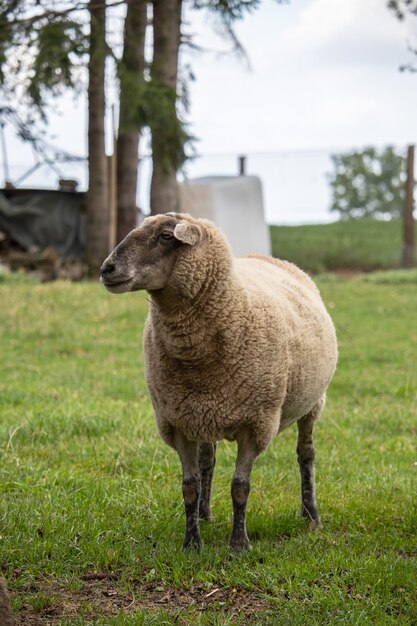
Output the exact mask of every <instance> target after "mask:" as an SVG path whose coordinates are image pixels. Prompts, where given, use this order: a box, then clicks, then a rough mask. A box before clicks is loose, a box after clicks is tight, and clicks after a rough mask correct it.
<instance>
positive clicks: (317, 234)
mask: <svg viewBox="0 0 417 626" xmlns="http://www.w3.org/2000/svg"><path fill="white" fill-rule="evenodd" d="M401 229H402V224H401V221H400V220H390V221H379V220H374V219H363V220H342V221H340V222H335V223H333V224H311V225H306V226H271V240H272V251H273V254H274V256H276V257H279V258H281V259H287V260H288V261H292V262H293V263H295V264H296V265H299V266H300V267H302V268H303V269H304V270H306V271H308V272H313V273H317V272H324V271H329V270H330V271H331V270H340V269H348V270H367V271H368V270H376V269H390V268H394V267H398V266H399V265H400V263H401V249H402V244H401ZM416 236H417V232H416Z"/></svg>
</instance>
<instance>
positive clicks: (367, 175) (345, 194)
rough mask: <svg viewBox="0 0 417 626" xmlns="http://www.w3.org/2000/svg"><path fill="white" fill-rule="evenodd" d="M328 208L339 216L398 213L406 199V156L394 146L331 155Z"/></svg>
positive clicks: (393, 215) (377, 215)
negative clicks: (331, 196)
mask: <svg viewBox="0 0 417 626" xmlns="http://www.w3.org/2000/svg"><path fill="white" fill-rule="evenodd" d="M332 161H333V166H334V172H333V174H331V175H330V177H329V181H330V186H331V190H332V194H333V199H332V206H331V211H337V212H338V213H339V214H340V217H341V218H342V219H357V218H363V217H372V218H377V219H378V218H387V217H399V216H400V215H401V212H402V210H403V206H404V201H405V180H406V160H405V156H404V155H402V154H398V153H397V152H396V151H395V150H394V148H392V147H387V148H385V149H383V150H377V149H376V148H373V147H368V148H365V149H364V150H363V151H361V152H357V151H355V152H347V153H345V154H336V155H333V156H332Z"/></svg>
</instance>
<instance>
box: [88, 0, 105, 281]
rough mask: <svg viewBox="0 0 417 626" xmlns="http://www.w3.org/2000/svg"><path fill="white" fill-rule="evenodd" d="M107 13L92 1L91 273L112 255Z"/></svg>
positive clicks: (99, 0) (99, 1)
mask: <svg viewBox="0 0 417 626" xmlns="http://www.w3.org/2000/svg"><path fill="white" fill-rule="evenodd" d="M105 11H106V7H105V0H90V6H89V13H90V24H91V26H90V58H89V62H88V74H89V82H88V179H89V180H88V191H87V197H86V260H87V263H88V265H89V266H90V269H91V271H92V272H96V270H97V269H98V268H99V267H100V265H101V264H102V262H103V260H104V259H105V258H106V256H107V255H108V253H109V206H108V186H107V185H108V182H107V160H106V154H105V148H104V113H105V110H104V106H105V105H104V72H105V60H106V40H105V37H106V33H105V31H106V13H105Z"/></svg>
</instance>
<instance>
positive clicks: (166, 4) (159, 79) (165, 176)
mask: <svg viewBox="0 0 417 626" xmlns="http://www.w3.org/2000/svg"><path fill="white" fill-rule="evenodd" d="M153 33H154V53H153V62H152V79H153V80H154V81H155V82H156V83H158V84H160V85H164V86H167V87H171V88H172V89H174V90H175V91H176V89H177V77H178V52H179V47H180V38H181V0H154V2H153ZM171 106H172V107H173V109H175V101H174V100H173V101H172V103H171ZM173 114H174V115H175V114H176V112H175V111H173ZM165 131H166V133H167V134H168V135H169V131H170V129H169V128H164V127H163V126H161V127H159V128H158V132H157V133H156V132H153V133H152V163H153V171H152V181H151V213H152V214H156V213H166V212H168V211H177V210H178V187H177V177H176V170H175V167H174V166H173V165H170V164H168V163H165V162H162V161H161V159H160V157H159V155H160V152H161V151H162V148H161V147H162V146H163V144H164V142H165V141H166V139H165V136H164V132H165Z"/></svg>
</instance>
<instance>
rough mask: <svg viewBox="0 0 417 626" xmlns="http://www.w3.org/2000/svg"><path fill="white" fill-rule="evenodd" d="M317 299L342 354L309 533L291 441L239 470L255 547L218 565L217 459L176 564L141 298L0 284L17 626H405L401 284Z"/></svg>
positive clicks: (224, 476) (346, 285)
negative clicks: (204, 506) (246, 486)
mask: <svg viewBox="0 0 417 626" xmlns="http://www.w3.org/2000/svg"><path fill="white" fill-rule="evenodd" d="M319 284H320V288H321V290H322V293H323V296H324V299H325V301H326V303H327V305H328V307H329V310H330V312H331V314H332V316H333V317H334V320H335V322H336V326H337V331H338V337H339V341H340V363H339V367H338V371H337V374H336V377H335V380H334V382H333V384H332V386H331V388H330V392H329V396H328V404H327V407H326V410H325V412H324V415H323V418H322V420H321V421H320V423H319V424H318V425H317V428H316V450H317V492H318V503H319V507H320V509H321V514H322V520H323V523H324V528H323V530H321V531H319V532H317V533H308V532H306V531H305V529H304V525H303V521H302V519H301V517H300V516H299V476H298V468H297V464H296V458H295V431H294V429H292V428H291V429H289V430H288V431H285V432H284V433H283V434H282V435H281V436H280V437H279V438H277V439H276V440H275V441H274V442H273V444H272V445H271V446H270V448H269V449H268V450H267V451H266V453H265V454H264V455H263V456H262V457H260V458H259V460H258V461H257V463H256V465H255V468H254V471H253V475H252V493H251V496H250V501H249V507H248V533H249V536H250V538H251V540H252V544H253V550H252V551H251V552H247V553H245V554H243V555H240V556H236V555H234V554H231V553H230V552H229V549H228V545H227V544H228V539H229V534H230V530H231V502H230V497H229V492H230V479H231V475H232V471H233V464H234V456H235V446H234V444H232V443H227V442H223V443H222V444H221V445H220V446H219V457H218V464H217V467H216V473H215V478H214V500H213V512H214V520H213V522H211V523H210V524H205V525H204V526H203V527H202V536H203V541H204V545H203V549H202V551H201V553H193V552H191V553H187V554H183V553H182V551H181V543H182V535H183V524H184V519H183V507H182V501H181V478H180V467H179V462H178V459H177V457H176V454H175V453H174V452H173V451H172V450H170V449H169V448H168V447H167V446H165V445H164V444H163V443H162V441H161V440H160V439H159V437H158V435H157V434H156V430H155V427H154V424H153V416H152V411H151V408H150V404H149V401H148V398H147V393H146V389H145V384H144V380H143V360H142V354H141V341H140V337H141V331H142V326H143V321H144V316H145V312H146V308H147V302H146V299H145V296H144V295H143V294H141V295H138V294H129V295H125V296H123V297H114V296H111V295H110V294H108V293H106V292H105V291H104V290H103V289H101V288H100V286H99V285H98V284H88V283H79V284H72V285H71V284H67V283H63V282H56V283H53V284H44V285H41V284H32V283H30V282H28V281H27V280H22V279H20V280H19V282H16V280H14V279H9V278H7V276H6V277H4V276H3V279H2V282H1V284H0V298H1V303H2V306H1V307H0V345H1V365H0V367H1V377H0V415H1V418H0V491H1V496H0V574H2V575H3V576H5V577H6V578H7V580H8V584H9V588H10V591H11V594H12V606H13V610H14V612H15V615H16V618H17V623H18V624H19V625H21V626H29V625H31V626H37V625H39V626H40V625H41V624H42V626H45V625H48V624H53V625H54V626H57V625H60V626H69V625H73V626H87V625H88V626H93V625H94V626H99V625H101V626H137V625H170V624H180V625H185V624H189V625H198V624H203V625H209V624H210V625H213V626H214V625H240V624H245V626H248V625H259V624H261V625H262V626H263V625H266V626H268V625H271V626H276V625H281V624H282V625H291V626H305V625H307V624H308V625H309V626H310V625H318V624H322V625H331V626H334V625H342V624H345V625H347V624H349V625H353V624H355V625H358V626H362V625H364V624H370V625H372V626H377V625H381V624H384V625H385V624H386V625H392V626H394V625H395V626H398V625H399V624H401V625H412V624H414V625H415V624H417V599H416V598H417V498H416V482H417V447H416V440H417V437H416V435H417V419H416V418H417V408H416V404H417V403H416V397H417V396H416V394H417V372H416V353H417V327H416V325H415V319H416V311H417V288H416V287H417V272H415V271H413V272H409V273H407V272H399V273H395V272H391V273H389V274H387V275H385V274H375V275H372V276H369V277H367V278H363V277H358V278H355V279H352V280H341V279H337V278H334V277H333V276H322V277H321V278H320V279H319ZM413 320H414V323H413ZM262 494H263V495H262Z"/></svg>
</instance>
